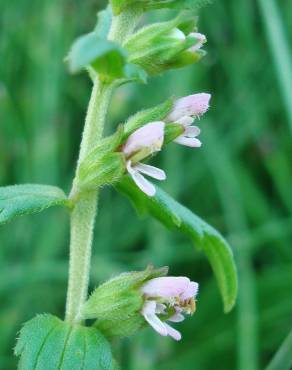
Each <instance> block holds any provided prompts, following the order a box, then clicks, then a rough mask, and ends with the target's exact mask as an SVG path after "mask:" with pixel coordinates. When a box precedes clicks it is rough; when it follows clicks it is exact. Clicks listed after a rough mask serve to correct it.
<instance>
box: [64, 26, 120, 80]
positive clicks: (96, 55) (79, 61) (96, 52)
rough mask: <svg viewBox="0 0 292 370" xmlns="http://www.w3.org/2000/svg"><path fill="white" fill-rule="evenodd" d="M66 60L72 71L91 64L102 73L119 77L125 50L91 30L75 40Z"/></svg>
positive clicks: (77, 70)
mask: <svg viewBox="0 0 292 370" xmlns="http://www.w3.org/2000/svg"><path fill="white" fill-rule="evenodd" d="M67 60H68V62H69V68H70V71H71V72H72V73H75V72H79V71H81V70H82V69H83V68H85V67H87V66H89V65H91V66H92V67H93V68H94V69H95V70H96V71H97V72H98V73H100V74H102V75H107V76H110V77H120V76H122V75H123V68H124V65H125V51H124V50H123V49H122V48H121V47H120V46H119V45H118V44H116V43H114V42H112V41H109V40H106V39H104V38H100V37H98V36H97V35H96V32H91V33H88V34H87V35H84V36H81V37H80V38H79V39H77V41H75V43H74V44H73V46H72V48H71V51H70V53H69V55H68V58H67Z"/></svg>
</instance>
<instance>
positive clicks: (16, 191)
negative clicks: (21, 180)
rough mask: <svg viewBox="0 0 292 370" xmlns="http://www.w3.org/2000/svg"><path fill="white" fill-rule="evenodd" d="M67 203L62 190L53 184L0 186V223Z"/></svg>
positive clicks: (66, 204)
mask: <svg viewBox="0 0 292 370" xmlns="http://www.w3.org/2000/svg"><path fill="white" fill-rule="evenodd" d="M68 205H69V202H68V199H67V197H66V195H65V193H64V192H63V190H61V189H60V188H57V187H55V186H49V185H34V184H25V185H13V186H5V187H0V225H1V224H4V223H6V222H9V221H11V220H12V219H13V218H14V217H17V216H22V215H26V214H32V213H38V212H41V211H43V210H44V209H47V208H50V207H53V206H68Z"/></svg>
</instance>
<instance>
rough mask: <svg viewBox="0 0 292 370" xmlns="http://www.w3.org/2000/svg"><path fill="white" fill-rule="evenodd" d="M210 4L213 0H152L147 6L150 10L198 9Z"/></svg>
mask: <svg viewBox="0 0 292 370" xmlns="http://www.w3.org/2000/svg"><path fill="white" fill-rule="evenodd" d="M209 4H212V0H150V1H149V3H148V5H147V8H148V9H149V10H150V9H161V8H173V9H178V10H184V9H187V10H193V11H197V10H199V9H201V8H203V7H204V6H206V5H209Z"/></svg>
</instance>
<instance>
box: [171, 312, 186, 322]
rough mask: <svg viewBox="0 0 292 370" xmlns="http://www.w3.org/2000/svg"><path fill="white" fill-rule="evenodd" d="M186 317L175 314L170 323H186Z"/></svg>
mask: <svg viewBox="0 0 292 370" xmlns="http://www.w3.org/2000/svg"><path fill="white" fill-rule="evenodd" d="M184 319H185V317H184V315H182V314H181V313H175V314H174V315H173V316H171V317H170V318H169V319H168V321H171V322H182V321H184Z"/></svg>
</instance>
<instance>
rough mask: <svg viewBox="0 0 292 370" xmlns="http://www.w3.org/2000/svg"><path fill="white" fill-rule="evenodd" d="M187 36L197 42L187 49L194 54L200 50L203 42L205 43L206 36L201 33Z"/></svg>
mask: <svg viewBox="0 0 292 370" xmlns="http://www.w3.org/2000/svg"><path fill="white" fill-rule="evenodd" d="M189 36H191V37H193V38H194V39H196V40H197V43H196V44H195V45H194V46H192V47H191V48H190V49H189V50H191V51H192V52H196V51H197V50H199V49H201V47H202V46H203V45H204V44H205V42H207V38H206V36H205V35H203V34H202V33H198V32H192V33H190V34H189Z"/></svg>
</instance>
